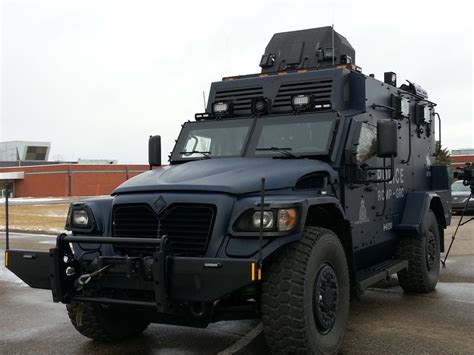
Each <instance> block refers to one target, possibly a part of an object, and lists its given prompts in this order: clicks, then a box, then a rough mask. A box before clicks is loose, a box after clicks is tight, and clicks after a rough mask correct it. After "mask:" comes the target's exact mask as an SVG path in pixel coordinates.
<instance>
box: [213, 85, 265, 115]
mask: <svg viewBox="0 0 474 355" xmlns="http://www.w3.org/2000/svg"><path fill="white" fill-rule="evenodd" d="M262 96H263V91H262V88H261V87H259V86H255V87H248V88H236V89H229V90H219V91H217V92H216V96H215V101H216V102H217V101H226V100H229V101H232V104H233V105H234V112H233V115H234V116H249V115H250V114H251V113H252V99H254V98H258V97H262Z"/></svg>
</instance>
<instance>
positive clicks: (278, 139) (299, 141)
mask: <svg viewBox="0 0 474 355" xmlns="http://www.w3.org/2000/svg"><path fill="white" fill-rule="evenodd" d="M333 124H334V120H333V119H318V120H315V118H314V116H311V117H308V116H307V117H292V118H291V120H288V117H283V118H275V117H273V118H270V117H269V118H263V119H261V120H260V121H259V123H258V124H257V130H256V136H257V137H258V138H257V145H256V147H255V149H254V151H255V155H269V154H270V155H272V156H274V155H282V154H281V153H284V152H286V153H287V154H286V155H288V153H291V154H292V155H293V156H299V155H322V154H327V152H328V149H329V143H330V141H331V139H332V129H333Z"/></svg>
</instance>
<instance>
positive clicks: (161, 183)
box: [112, 158, 336, 195]
mask: <svg viewBox="0 0 474 355" xmlns="http://www.w3.org/2000/svg"><path fill="white" fill-rule="evenodd" d="M317 171H326V172H328V173H329V175H330V177H331V178H332V179H335V178H336V173H335V172H334V170H333V169H332V168H331V167H330V166H329V165H328V164H326V163H324V162H321V161H318V160H310V159H272V158H212V159H205V160H197V161H193V162H189V163H185V164H179V165H170V166H166V167H160V168H158V169H154V170H150V171H148V172H146V173H143V174H140V175H137V176H135V177H133V178H132V179H130V180H128V181H126V182H124V183H123V184H122V185H120V186H119V187H117V188H116V189H115V190H114V191H113V192H112V194H113V195H116V194H121V193H130V192H143V191H171V190H181V191H202V192H204V191H210V192H223V193H229V194H245V193H251V192H256V191H259V190H260V187H261V179H262V178H263V177H264V178H265V180H266V181H265V190H276V189H284V188H289V187H294V186H295V184H296V182H297V181H298V179H299V178H300V177H302V176H303V175H306V174H309V173H312V172H317Z"/></svg>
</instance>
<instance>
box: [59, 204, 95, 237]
mask: <svg viewBox="0 0 474 355" xmlns="http://www.w3.org/2000/svg"><path fill="white" fill-rule="evenodd" d="M96 227H97V225H96V223H95V219H94V215H93V214H92V210H91V209H90V207H89V206H87V205H83V204H81V205H74V204H73V205H71V207H70V208H69V212H68V215H67V219H66V226H65V229H67V230H69V231H71V232H80V233H89V232H92V231H94V230H95V229H96Z"/></svg>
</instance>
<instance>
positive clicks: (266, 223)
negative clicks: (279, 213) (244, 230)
mask: <svg viewBox="0 0 474 355" xmlns="http://www.w3.org/2000/svg"><path fill="white" fill-rule="evenodd" d="M261 215H262V213H261V212H260V211H258V212H255V213H254V214H253V217H252V226H253V227H254V228H255V229H260V219H261ZM273 220H274V217H273V212H272V211H263V229H272V228H273V224H274V222H273Z"/></svg>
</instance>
